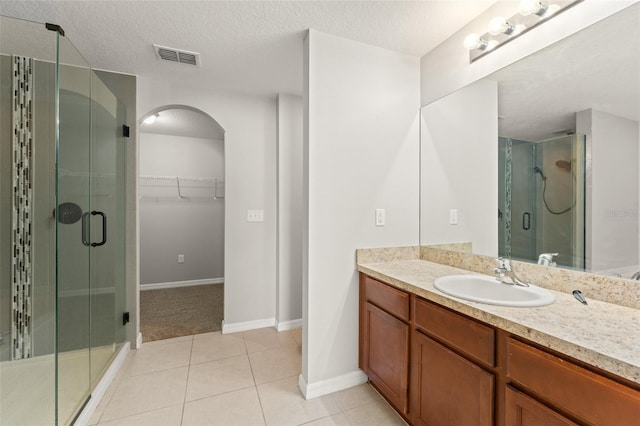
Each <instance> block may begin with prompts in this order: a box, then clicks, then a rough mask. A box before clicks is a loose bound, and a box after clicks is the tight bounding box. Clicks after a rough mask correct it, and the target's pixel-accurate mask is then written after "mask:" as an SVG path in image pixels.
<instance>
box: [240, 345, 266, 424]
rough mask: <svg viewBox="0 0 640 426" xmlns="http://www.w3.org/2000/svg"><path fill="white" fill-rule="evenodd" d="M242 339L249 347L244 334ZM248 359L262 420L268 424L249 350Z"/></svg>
mask: <svg viewBox="0 0 640 426" xmlns="http://www.w3.org/2000/svg"><path fill="white" fill-rule="evenodd" d="M242 340H243V341H244V346H245V349H247V342H246V341H245V340H244V336H242ZM246 355H247V360H248V361H249V368H250V369H251V377H252V378H253V388H254V389H255V390H256V395H258V403H259V404H260V412H261V413H262V421H263V422H264V424H265V425H266V424H267V417H266V416H265V414H264V406H263V405H262V398H260V392H258V384H257V383H256V375H255V373H254V371H253V364H252V363H251V357H250V356H249V353H248V352H247V354H246Z"/></svg>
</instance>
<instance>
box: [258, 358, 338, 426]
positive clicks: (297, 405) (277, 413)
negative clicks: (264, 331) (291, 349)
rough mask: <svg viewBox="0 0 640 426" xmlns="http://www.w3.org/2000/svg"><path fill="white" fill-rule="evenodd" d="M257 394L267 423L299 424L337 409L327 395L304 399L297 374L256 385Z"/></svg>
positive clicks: (335, 411)
mask: <svg viewBox="0 0 640 426" xmlns="http://www.w3.org/2000/svg"><path fill="white" fill-rule="evenodd" d="M259 353H262V352H259ZM258 394H259V395H260V401H261V402H262V410H263V412H264V417H265V419H266V421H267V425H278V426H285V425H300V424H303V423H307V422H310V421H313V420H318V419H321V418H323V417H327V416H331V415H333V414H337V413H338V411H339V410H338V407H337V405H336V403H335V401H334V400H333V399H332V398H330V397H329V396H322V397H318V398H314V399H310V400H305V399H304V397H303V396H302V394H301V393H300V390H299V389H298V377H297V376H296V377H290V378H288V379H285V380H279V381H277V382H272V383H268V384H265V385H261V386H258Z"/></svg>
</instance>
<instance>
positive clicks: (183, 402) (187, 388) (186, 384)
mask: <svg viewBox="0 0 640 426" xmlns="http://www.w3.org/2000/svg"><path fill="white" fill-rule="evenodd" d="M194 343H195V338H194V336H193V335H192V336H191V350H190V351H189V365H188V367H187V382H186V383H185V385H184V398H183V399H182V413H180V424H181V425H182V422H183V421H184V406H185V404H186V403H187V391H188V390H189V375H190V374H191V357H192V356H193V344H194Z"/></svg>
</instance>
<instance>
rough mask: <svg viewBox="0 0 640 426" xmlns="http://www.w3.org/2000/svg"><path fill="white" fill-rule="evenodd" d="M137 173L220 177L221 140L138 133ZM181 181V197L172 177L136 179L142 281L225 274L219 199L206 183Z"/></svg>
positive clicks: (222, 157)
mask: <svg viewBox="0 0 640 426" xmlns="http://www.w3.org/2000/svg"><path fill="white" fill-rule="evenodd" d="M194 114H195V113H194ZM140 175H141V176H149V175H151V176H181V177H201V178H218V179H223V178H224V141H222V140H219V139H200V138H192V137H181V136H169V135H158V134H152V133H141V134H140ZM180 187H181V193H182V196H183V197H184V198H183V199H178V197H177V185H176V182H175V181H166V180H157V181H153V180H149V179H144V178H142V179H141V180H140V196H141V197H140V284H141V285H145V284H158V283H167V282H181V281H192V280H207V279H218V278H223V277H224V199H223V198H218V199H217V200H216V199H214V198H213V187H212V185H211V184H207V183H197V182H194V181H188V180H181V185H180ZM179 254H183V255H184V263H178V255H179Z"/></svg>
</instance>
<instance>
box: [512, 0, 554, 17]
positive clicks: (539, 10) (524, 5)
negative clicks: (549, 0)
mask: <svg viewBox="0 0 640 426" xmlns="http://www.w3.org/2000/svg"><path fill="white" fill-rule="evenodd" d="M547 9H549V6H547V5H546V4H545V3H543V2H541V1H540V0H522V1H521V2H520V8H519V10H518V12H520V15H522V16H529V15H538V16H543V15H544V14H545V13H547Z"/></svg>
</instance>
